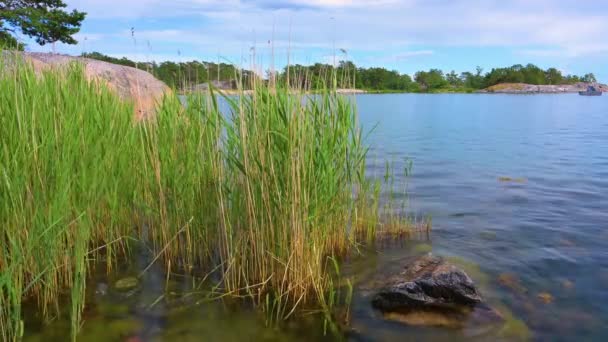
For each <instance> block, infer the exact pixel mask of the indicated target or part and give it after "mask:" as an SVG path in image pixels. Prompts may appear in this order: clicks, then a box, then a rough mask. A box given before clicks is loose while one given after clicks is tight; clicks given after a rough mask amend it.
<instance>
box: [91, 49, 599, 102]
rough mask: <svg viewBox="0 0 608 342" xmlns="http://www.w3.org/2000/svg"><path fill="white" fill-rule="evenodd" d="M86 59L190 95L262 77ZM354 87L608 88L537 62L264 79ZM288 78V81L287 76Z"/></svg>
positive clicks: (210, 67)
mask: <svg viewBox="0 0 608 342" xmlns="http://www.w3.org/2000/svg"><path fill="white" fill-rule="evenodd" d="M82 57H86V58H91V59H97V60H102V61H106V62H110V63H114V64H120V65H126V66H131V67H138V68H140V69H143V70H146V71H148V72H150V73H152V74H153V75H154V76H156V77H157V78H158V79H160V80H161V81H163V82H165V83H166V84H167V85H168V86H170V87H172V88H175V89H178V90H179V91H183V92H188V91H196V90H200V89H205V88H206V87H208V85H209V84H212V85H213V86H214V87H216V88H220V89H224V90H229V89H231V88H234V87H236V84H237V83H238V82H237V81H236V80H237V79H239V80H240V81H241V84H244V85H247V84H250V83H251V82H249V81H250V80H251V78H253V77H256V78H259V77H260V76H259V75H257V74H256V73H254V72H252V71H251V70H246V69H239V68H238V67H237V66H235V65H233V64H229V63H214V62H208V61H190V62H171V61H165V62H161V63H156V62H135V61H132V60H129V59H127V58H125V57H123V58H115V57H111V56H107V55H104V54H102V53H99V52H91V53H84V54H82ZM334 75H335V81H336V86H337V88H340V89H345V90H347V89H351V90H352V91H351V92H353V93H358V92H370V93H391V92H404V93H406V92H407V93H450V92H454V93H473V92H478V93H514V94H515V93H517V94H519V93H563V92H576V91H579V90H584V89H586V86H587V85H588V84H594V85H596V86H598V87H599V89H600V90H602V91H608V87H606V86H605V85H601V84H598V83H597V79H596V78H595V75H594V74H592V73H588V74H585V75H583V76H577V75H564V74H562V72H561V71H560V70H558V69H556V68H548V69H546V70H543V69H541V68H539V67H538V66H536V65H534V64H527V65H521V64H516V65H513V66H510V67H506V68H493V69H492V70H490V71H489V72H486V73H484V71H483V69H482V68H480V67H477V69H476V70H475V71H474V72H462V73H460V74H457V73H456V72H455V71H450V72H447V73H445V72H443V71H442V70H439V69H430V70H428V71H418V72H416V73H415V74H414V76H413V77H411V76H410V75H407V74H401V73H399V72H398V71H396V70H388V69H385V68H382V67H371V68H363V67H358V66H356V65H355V64H354V63H353V62H350V61H340V62H339V64H338V66H336V67H333V66H332V65H330V64H322V63H316V64H314V65H310V66H304V65H298V64H296V65H291V66H289V67H285V68H284V69H283V70H280V71H274V72H273V71H267V72H266V75H265V77H266V78H267V79H268V80H272V81H273V82H285V81H286V80H287V79H288V78H289V82H290V84H292V85H297V86H301V87H305V88H307V89H311V90H315V89H319V88H321V87H323V86H326V85H331V84H332V83H333V80H334ZM287 76H289V77H287Z"/></svg>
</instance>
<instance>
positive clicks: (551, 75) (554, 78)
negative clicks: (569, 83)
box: [545, 68, 564, 84]
mask: <svg viewBox="0 0 608 342" xmlns="http://www.w3.org/2000/svg"><path fill="white" fill-rule="evenodd" d="M545 78H546V79H547V83H549V84H562V83H563V82H564V76H562V72H561V71H559V70H557V69H556V68H549V69H547V71H545Z"/></svg>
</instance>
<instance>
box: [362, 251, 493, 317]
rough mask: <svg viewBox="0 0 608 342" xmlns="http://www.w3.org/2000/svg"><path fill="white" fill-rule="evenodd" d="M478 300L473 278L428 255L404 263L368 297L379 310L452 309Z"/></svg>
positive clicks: (470, 304) (480, 298) (479, 299)
mask: <svg viewBox="0 0 608 342" xmlns="http://www.w3.org/2000/svg"><path fill="white" fill-rule="evenodd" d="M482 302H483V299H482V297H481V295H480V294H479V292H478V291H477V288H476V287H475V284H474V283H473V280H471V278H470V277H469V276H468V275H467V274H466V273H465V272H464V271H463V270H461V269H459V268H457V267H456V266H454V265H452V264H450V263H448V262H447V261H445V260H444V259H443V258H440V257H435V256H432V255H430V254H429V255H426V256H424V257H421V258H419V259H416V260H415V261H414V262H412V263H411V264H409V265H407V266H406V267H405V269H404V271H403V272H401V274H399V275H397V276H395V277H393V278H392V279H391V280H389V282H388V285H387V286H385V287H384V288H382V289H381V290H380V291H379V292H378V293H377V294H376V295H375V296H374V298H373V300H372V304H373V306H374V307H375V308H377V309H380V310H382V311H399V310H409V309H416V308H426V309H428V308H435V309H442V308H445V309H453V308H454V306H469V307H471V306H475V305H476V304H480V303H482Z"/></svg>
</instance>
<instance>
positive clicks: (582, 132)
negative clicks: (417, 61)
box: [357, 94, 608, 341]
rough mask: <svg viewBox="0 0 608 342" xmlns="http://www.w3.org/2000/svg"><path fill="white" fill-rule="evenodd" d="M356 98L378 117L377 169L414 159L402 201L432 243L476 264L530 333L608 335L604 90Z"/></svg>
mask: <svg viewBox="0 0 608 342" xmlns="http://www.w3.org/2000/svg"><path fill="white" fill-rule="evenodd" d="M357 105H358V108H359V110H360V113H361V121H362V123H363V124H364V125H365V126H370V125H372V124H373V123H376V122H377V123H378V127H377V128H376V130H375V132H374V134H372V136H371V137H370V143H371V144H372V146H374V148H373V149H372V151H371V153H372V156H373V155H377V156H378V162H377V167H376V168H375V169H376V171H377V172H378V174H382V170H383V168H384V164H383V161H382V160H381V159H382V158H385V157H387V156H389V158H391V160H394V162H395V165H396V169H399V168H400V166H403V163H404V158H410V159H411V160H412V161H413V165H414V166H413V175H412V177H411V178H410V180H409V194H410V196H411V201H410V204H411V208H412V211H413V212H416V213H424V214H431V215H432V217H433V232H432V234H431V244H432V247H433V252H434V253H435V254H441V255H452V256H458V257H462V258H465V259H466V260H468V261H470V262H473V263H476V264H478V265H479V266H480V269H481V271H483V272H484V273H487V275H489V281H488V287H489V289H487V290H486V291H487V292H490V293H489V294H487V295H486V296H489V297H492V299H494V300H496V301H500V302H501V303H503V304H505V305H506V306H507V307H508V308H509V309H510V310H511V311H512V312H513V313H514V315H515V316H517V317H518V318H520V319H521V320H522V321H523V322H524V323H526V325H527V326H528V328H529V329H530V332H531V334H532V337H534V338H536V339H542V340H553V341H555V340H574V339H578V340H581V339H583V340H606V339H608V98H606V97H598V98H593V99H591V98H586V97H581V96H578V95H530V96H522V95H463V94H457V95H451V94H446V95H362V96H359V97H358V98H357ZM372 169H374V167H373V166H372ZM500 177H510V178H512V179H513V180H512V181H504V180H505V179H500ZM391 254H395V252H391ZM396 254H398V252H397V253H396ZM505 273H507V274H509V276H505V275H504V274H505ZM501 274H502V278H501ZM501 279H502V280H503V281H502V282H501V281H500V280H501ZM505 279H506V281H505ZM513 279H516V280H518V284H519V285H521V288H522V289H523V288H525V289H526V290H527V291H525V293H523V294H519V293H518V291H516V290H513V289H512V287H515V286H513V285H512V284H510V283H512V282H513V281H509V280H513ZM505 283H506V284H505ZM509 285H511V286H509ZM543 292H546V293H549V294H551V295H552V297H553V301H552V303H550V304H544V302H543V301H542V300H540V299H539V298H538V294H539V293H543ZM363 325H365V324H363ZM391 328H393V329H398V328H396V327H395V326H391ZM404 332H405V330H404V331H403V333H404ZM370 334H373V332H372V333H370ZM431 335H432V332H431ZM396 336H398V334H397V335H396ZM401 336H403V335H401ZM448 338H450V337H449V336H448Z"/></svg>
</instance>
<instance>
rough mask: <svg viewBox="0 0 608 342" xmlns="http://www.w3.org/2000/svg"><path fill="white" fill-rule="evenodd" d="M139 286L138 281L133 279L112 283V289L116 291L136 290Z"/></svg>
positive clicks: (128, 278)
mask: <svg viewBox="0 0 608 342" xmlns="http://www.w3.org/2000/svg"><path fill="white" fill-rule="evenodd" d="M138 285H139V280H137V278H135V277H126V278H122V279H119V280H117V281H116V282H115V283H114V289H116V290H118V291H129V290H132V289H134V288H136V287H137V286H138Z"/></svg>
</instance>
